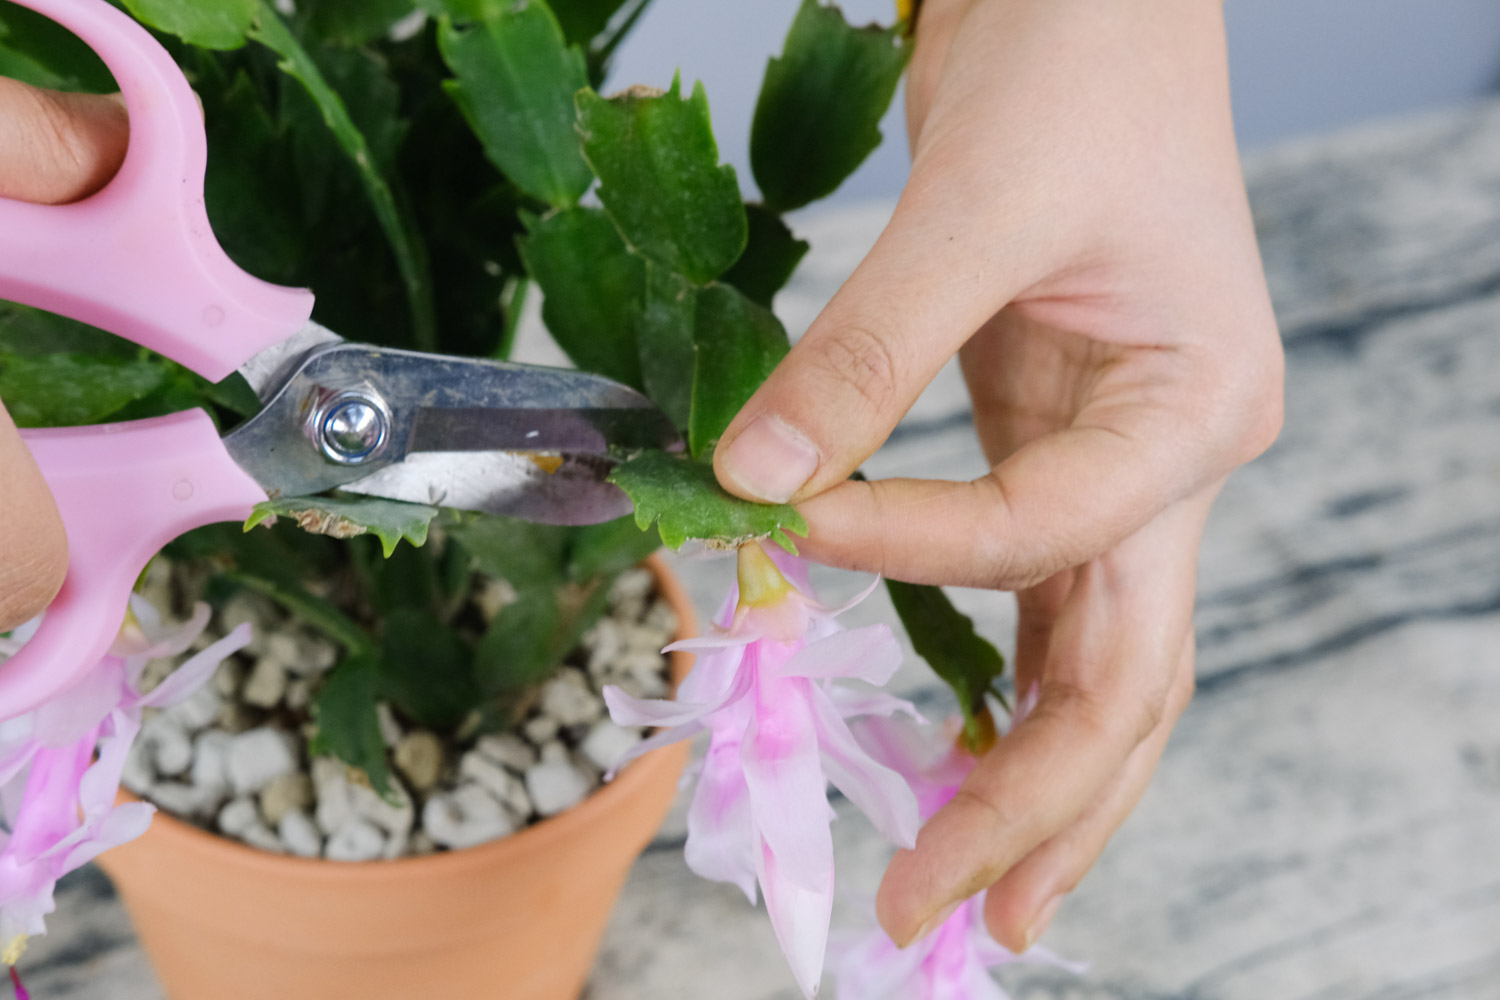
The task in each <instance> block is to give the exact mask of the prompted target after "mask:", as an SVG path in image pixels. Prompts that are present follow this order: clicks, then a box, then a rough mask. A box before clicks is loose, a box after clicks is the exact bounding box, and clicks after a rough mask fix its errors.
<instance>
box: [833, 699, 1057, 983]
mask: <svg viewBox="0 0 1500 1000" xmlns="http://www.w3.org/2000/svg"><path fill="white" fill-rule="evenodd" d="M1035 704H1036V690H1035V688H1033V689H1032V690H1030V691H1028V692H1027V694H1026V695H1025V696H1024V697H1022V698H1021V700H1020V702H1019V703H1018V704H1017V706H1016V710H1015V713H1014V715H1013V717H1012V724H1014V723H1015V722H1019V721H1020V720H1021V719H1023V718H1024V717H1025V716H1026V713H1028V712H1029V711H1030V710H1031V709H1032V707H1033V706H1034V705H1035ZM951 730H952V731H950V732H949V733H948V734H947V736H948V738H946V739H941V740H938V741H937V742H936V745H934V742H933V741H932V739H931V738H930V736H929V735H928V734H926V733H923V732H922V731H921V730H919V729H918V728H917V727H916V726H915V725H913V724H911V723H909V722H907V720H904V719H897V718H894V717H892V718H880V717H871V718H866V719H861V720H860V721H859V722H857V723H856V724H855V735H856V738H857V739H858V740H859V742H860V745H861V746H863V747H864V748H865V749H866V750H867V751H868V752H869V753H870V755H871V756H872V757H874V758H875V759H876V760H879V761H881V762H882V763H883V764H885V765H886V766H888V767H890V768H892V769H894V770H896V771H898V772H900V773H901V774H902V775H903V776H905V778H906V780H907V781H908V782H910V784H911V787H912V790H913V792H915V793H916V796H917V802H918V804H919V807H920V809H921V816H922V820H923V822H926V820H927V819H928V818H930V817H931V816H932V814H933V813H935V812H937V811H938V810H939V809H941V808H942V807H943V806H945V805H947V804H948V802H949V801H951V800H952V798H953V796H954V795H955V794H956V793H957V792H958V788H959V786H960V785H962V784H963V781H964V779H965V778H966V777H968V774H969V772H970V771H972V770H973V769H974V757H973V756H972V755H970V754H969V753H967V752H966V751H964V750H963V749H962V748H960V746H959V745H958V742H957V740H956V739H955V738H954V737H955V736H956V730H957V727H956V726H954V727H951ZM985 895H986V893H985V892H980V893H977V894H976V895H974V896H972V897H970V898H969V899H968V900H966V901H965V902H964V903H963V904H961V905H960V906H959V907H958V908H957V909H956V910H954V911H953V914H952V915H951V916H949V917H948V919H947V920H945V921H944V922H943V923H942V925H941V926H939V927H938V928H937V929H936V930H934V931H933V932H932V933H931V934H929V935H927V936H926V937H925V938H923V939H922V940H920V941H916V942H913V943H912V944H910V945H908V946H907V947H906V948H904V949H902V948H898V947H896V945H895V943H894V942H893V941H891V939H890V938H889V937H888V936H887V935H886V933H885V932H884V931H883V930H881V929H880V928H879V927H875V928H874V929H873V930H871V931H870V932H869V933H867V934H864V935H861V936H859V937H857V938H854V939H852V940H850V941H849V942H847V943H845V944H842V945H839V946H836V947H835V955H834V976H835V978H836V980H837V983H838V997H839V1000H1009V997H1008V996H1007V994H1006V992H1005V991H1004V990H1003V989H1001V988H1000V985H999V984H998V983H996V982H995V980H994V979H993V978H992V977H991V975H990V970H991V969H992V968H996V967H998V966H1001V965H1009V964H1011V963H1015V962H1038V963H1043V964H1049V965H1058V966H1061V967H1063V968H1067V969H1071V970H1073V971H1075V972H1082V971H1084V966H1081V965H1078V964H1075V963H1071V962H1067V961H1064V960H1063V959H1060V958H1058V957H1057V956H1056V955H1054V954H1052V953H1051V952H1049V951H1048V950H1046V949H1045V948H1041V947H1037V946H1033V947H1032V948H1030V949H1029V950H1027V951H1026V953H1025V954H1023V955H1017V954H1015V953H1014V952H1012V951H1010V950H1009V949H1007V948H1005V947H1003V946H1001V945H1000V944H997V943H996V942H995V940H994V939H993V938H991V937H990V934H989V931H988V930H986V929H985V924H984V900H985Z"/></svg>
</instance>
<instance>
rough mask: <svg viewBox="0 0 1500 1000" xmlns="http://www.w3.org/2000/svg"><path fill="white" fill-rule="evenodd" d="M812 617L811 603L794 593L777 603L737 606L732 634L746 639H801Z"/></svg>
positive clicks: (784, 641)
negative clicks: (750, 606)
mask: <svg viewBox="0 0 1500 1000" xmlns="http://www.w3.org/2000/svg"><path fill="white" fill-rule="evenodd" d="M811 620H812V609H811V607H810V605H809V602H808V601H807V600H806V599H805V598H803V597H802V596H801V595H800V594H795V593H794V594H789V595H788V596H787V598H786V599H785V600H782V601H777V602H776V603H775V604H767V605H762V606H759V607H753V608H746V607H741V608H738V609H736V610H735V613H734V624H733V625H732V626H731V627H730V634H731V635H736V636H739V637H740V638H742V639H746V640H756V639H771V640H774V641H776V642H783V643H787V642H798V641H800V640H801V639H802V638H803V636H805V635H806V634H807V626H808V623H809V622H810V621H811Z"/></svg>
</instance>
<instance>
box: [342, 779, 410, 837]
mask: <svg viewBox="0 0 1500 1000" xmlns="http://www.w3.org/2000/svg"><path fill="white" fill-rule="evenodd" d="M389 796H390V798H389V800H387V799H385V798H382V797H381V796H380V795H378V794H376V792H375V790H374V789H373V788H371V787H370V786H368V785H363V784H359V783H357V782H350V783H349V802H350V805H351V806H352V807H353V809H354V815H355V816H357V817H359V818H361V819H366V820H369V821H370V822H371V823H373V824H375V826H377V827H379V828H380V829H382V830H384V831H386V832H387V833H392V834H398V835H400V836H403V837H404V836H406V834H407V832H408V831H410V830H411V826H412V823H414V822H415V821H416V808H415V807H414V806H413V805H412V801H411V793H410V792H408V791H407V790H406V789H405V788H404V787H403V786H402V784H401V782H399V781H397V780H396V779H395V778H394V777H392V778H391V787H390V792H389Z"/></svg>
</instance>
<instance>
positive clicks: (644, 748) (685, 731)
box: [604, 719, 707, 781]
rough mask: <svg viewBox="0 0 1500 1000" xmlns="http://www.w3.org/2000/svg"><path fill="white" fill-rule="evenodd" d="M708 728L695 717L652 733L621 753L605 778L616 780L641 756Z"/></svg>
mask: <svg viewBox="0 0 1500 1000" xmlns="http://www.w3.org/2000/svg"><path fill="white" fill-rule="evenodd" d="M706 728H707V727H706V726H705V725H704V724H703V723H702V722H701V721H699V720H698V719H694V720H693V721H691V722H684V723H683V724H682V725H680V726H673V727H672V728H671V729H663V730H662V731H661V732H658V733H652V734H651V735H650V736H648V737H646V738H645V739H643V740H641V741H640V742H639V743H637V744H636V745H635V746H633V747H631V748H630V749H629V750H626V751H625V752H624V753H623V754H621V755H620V759H619V760H618V761H616V762H615V766H614V767H612V768H610V769H609V772H608V773H607V774H605V775H604V780H606V781H613V780H615V775H617V774H619V773H620V770H621V769H622V768H624V766H625V765H626V764H629V763H630V762H631V761H633V760H635V759H637V758H639V757H644V756H645V755H646V754H648V753H650V752H651V751H652V750H660V749H661V748H662V747H665V746H671V745H672V744H673V743H678V742H681V741H682V740H686V739H691V738H692V737H694V736H696V735H698V734H699V733H701V732H703V730H704V729H706Z"/></svg>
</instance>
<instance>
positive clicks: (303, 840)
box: [276, 809, 323, 858]
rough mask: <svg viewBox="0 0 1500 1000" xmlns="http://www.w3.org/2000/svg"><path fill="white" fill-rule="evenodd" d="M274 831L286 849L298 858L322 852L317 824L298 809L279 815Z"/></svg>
mask: <svg viewBox="0 0 1500 1000" xmlns="http://www.w3.org/2000/svg"><path fill="white" fill-rule="evenodd" d="M276 833H277V834H278V835H279V836H280V837H281V842H282V843H283V844H285V845H286V849H287V850H288V851H290V852H291V853H292V854H295V855H297V857H299V858H316V857H317V856H318V855H320V854H322V853H323V835H322V834H321V833H319V832H318V826H317V824H316V823H314V822H313V821H312V820H311V819H310V818H309V817H308V815H307V813H305V812H303V811H302V810H300V809H293V810H292V811H291V812H289V813H287V814H286V815H285V816H282V817H281V822H280V823H278V824H277V826H276Z"/></svg>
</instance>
